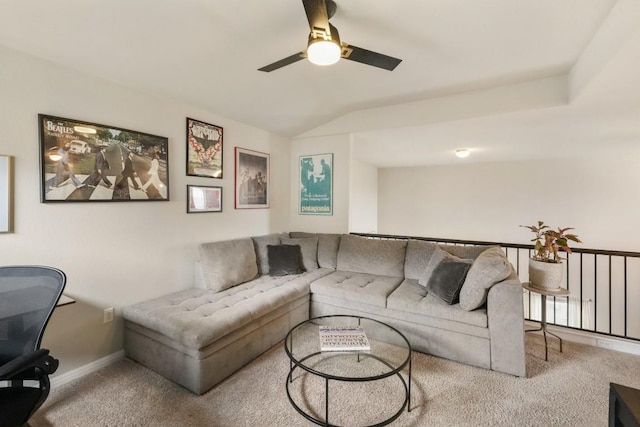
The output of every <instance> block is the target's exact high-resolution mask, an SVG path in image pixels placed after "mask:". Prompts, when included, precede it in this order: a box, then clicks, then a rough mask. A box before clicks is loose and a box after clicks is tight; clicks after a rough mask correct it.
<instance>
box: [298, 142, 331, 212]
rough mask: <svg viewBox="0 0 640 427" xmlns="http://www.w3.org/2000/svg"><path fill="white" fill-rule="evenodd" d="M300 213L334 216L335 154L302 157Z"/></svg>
mask: <svg viewBox="0 0 640 427" xmlns="http://www.w3.org/2000/svg"><path fill="white" fill-rule="evenodd" d="M298 213H300V214H306V215H333V153H330V154H313V155H309V156H300V206H299V210H298Z"/></svg>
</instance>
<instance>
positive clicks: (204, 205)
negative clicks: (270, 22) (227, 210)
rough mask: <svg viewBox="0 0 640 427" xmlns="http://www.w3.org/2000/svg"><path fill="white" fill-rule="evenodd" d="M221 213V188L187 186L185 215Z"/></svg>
mask: <svg viewBox="0 0 640 427" xmlns="http://www.w3.org/2000/svg"><path fill="white" fill-rule="evenodd" d="M199 212H222V187H208V186H202V185H187V213H199Z"/></svg>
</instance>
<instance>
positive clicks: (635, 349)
mask: <svg viewBox="0 0 640 427" xmlns="http://www.w3.org/2000/svg"><path fill="white" fill-rule="evenodd" d="M525 326H526V327H527V329H529V328H535V327H539V326H540V323H538V322H530V321H528V320H527V321H525ZM547 328H548V330H550V331H551V332H553V333H554V334H556V335H558V336H559V337H561V338H562V339H563V340H567V341H572V342H577V343H580V344H587V345H591V346H594V347H601V348H608V349H609V350H615V351H620V352H623V353H630V354H635V355H639V356H640V342H637V341H632V340H626V339H624V338H616V337H610V336H607V335H600V334H594V333H589V332H585V331H577V330H574V329H567V328H561V327H556V326H553V325H548V326H547ZM552 339H553V338H552Z"/></svg>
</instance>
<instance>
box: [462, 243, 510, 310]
mask: <svg viewBox="0 0 640 427" xmlns="http://www.w3.org/2000/svg"><path fill="white" fill-rule="evenodd" d="M512 272H513V266H512V265H511V263H510V262H509V260H508V259H507V257H506V256H505V254H504V252H503V251H502V249H501V248H499V247H492V248H489V249H487V250H485V251H484V252H482V253H481V254H480V255H479V256H478V258H476V260H475V261H474V262H473V265H472V266H471V268H470V269H469V272H468V273H467V277H466V279H465V281H464V284H463V285H462V289H461V290H460V307H461V308H462V309H464V310H467V311H471V310H475V309H476V308H479V307H482V306H483V305H484V303H485V302H486V301H487V295H488V294H489V289H491V287H492V286H493V285H495V284H496V283H499V282H502V281H503V280H505V279H506V278H507V277H509V276H510V275H511V273H512Z"/></svg>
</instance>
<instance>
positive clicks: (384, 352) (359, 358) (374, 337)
mask: <svg viewBox="0 0 640 427" xmlns="http://www.w3.org/2000/svg"><path fill="white" fill-rule="evenodd" d="M321 326H329V327H337V328H340V327H346V326H361V327H362V329H363V330H364V332H365V333H366V335H367V338H368V340H369V343H370V349H369V350H337V351H326V350H325V351H323V350H322V349H321V346H320V332H319V331H320V327H321ZM284 349H285V351H286V353H287V356H289V360H290V369H289V374H288V375H287V382H286V390H287V397H288V398H289V402H290V403H291V405H292V406H293V407H294V408H295V409H296V410H297V411H298V412H299V413H300V414H301V415H302V416H304V417H305V418H306V419H308V420H309V421H311V422H313V423H315V424H318V425H323V426H332V425H334V424H331V423H330V421H329V415H330V414H329V391H330V390H329V383H330V381H343V382H368V383H371V382H375V381H379V380H383V379H385V378H389V377H392V376H396V377H397V378H398V387H402V390H403V392H404V396H403V397H404V400H403V401H402V404H401V405H400V407H399V409H398V410H397V411H396V412H394V413H393V414H392V415H391V416H390V417H388V418H386V419H384V420H383V421H381V422H378V423H376V424H373V426H384V425H387V424H389V423H391V422H393V421H394V420H396V419H397V418H398V417H399V416H400V415H401V414H402V412H403V411H404V408H407V411H408V412H410V411H411V344H410V343H409V341H408V340H407V339H406V337H405V336H404V335H402V333H400V332H399V331H398V330H397V329H395V328H393V327H391V326H389V325H387V324H385V323H382V322H380V321H377V320H374V319H369V318H366V317H359V316H346V315H345V316H342V315H340V316H323V317H315V318H312V319H309V320H307V321H304V322H302V323H299V324H298V325H296V326H295V327H294V328H293V329H291V331H289V333H288V334H287V336H286V338H285V341H284ZM406 367H408V375H407V380H405V378H404V377H403V376H402V371H403V370H404V369H405V368H406ZM297 368H300V369H302V370H304V371H305V372H304V374H305V375H313V376H316V377H319V378H321V379H323V380H324V381H323V382H324V394H325V396H324V398H325V399H324V412H325V413H324V419H320V417H319V416H317V414H312V413H311V411H310V410H309V409H308V408H307V407H304V406H305V405H302V404H299V403H297V402H296V399H294V398H293V396H292V391H291V389H290V388H291V384H292V383H293V380H294V372H295V371H296V369H297ZM296 380H300V381H302V379H301V378H298V377H296ZM394 387H395V386H394ZM321 391H322V390H318V392H321ZM362 398H363V399H366V398H367V396H362ZM298 400H303V401H306V400H307V399H306V398H305V397H304V396H303V397H302V398H299V399H298ZM341 403H342V402H341Z"/></svg>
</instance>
